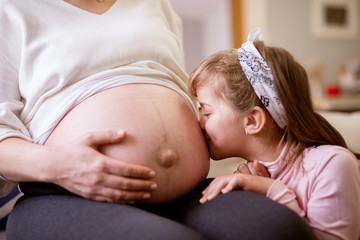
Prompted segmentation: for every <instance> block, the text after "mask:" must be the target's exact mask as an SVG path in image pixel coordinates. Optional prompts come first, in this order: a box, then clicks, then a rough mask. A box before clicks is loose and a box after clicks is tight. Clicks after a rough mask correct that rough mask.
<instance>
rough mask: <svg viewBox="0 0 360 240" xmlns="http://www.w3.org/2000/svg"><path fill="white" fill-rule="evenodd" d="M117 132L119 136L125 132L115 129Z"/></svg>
mask: <svg viewBox="0 0 360 240" xmlns="http://www.w3.org/2000/svg"><path fill="white" fill-rule="evenodd" d="M117 134H118V135H119V136H123V135H124V134H125V130H122V129H120V130H118V131H117Z"/></svg>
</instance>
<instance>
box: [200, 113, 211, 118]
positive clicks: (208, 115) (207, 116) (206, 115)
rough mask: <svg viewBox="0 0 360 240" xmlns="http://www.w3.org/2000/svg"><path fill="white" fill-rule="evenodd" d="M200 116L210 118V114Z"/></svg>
mask: <svg viewBox="0 0 360 240" xmlns="http://www.w3.org/2000/svg"><path fill="white" fill-rule="evenodd" d="M202 116H203V117H209V116H210V113H203V114H202Z"/></svg>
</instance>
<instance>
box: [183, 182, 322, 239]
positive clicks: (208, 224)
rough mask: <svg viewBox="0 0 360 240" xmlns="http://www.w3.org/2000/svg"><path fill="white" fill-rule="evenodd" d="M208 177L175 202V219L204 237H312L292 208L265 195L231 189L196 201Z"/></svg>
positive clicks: (311, 233) (309, 230) (308, 228)
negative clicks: (210, 198) (176, 216)
mask: <svg viewBox="0 0 360 240" xmlns="http://www.w3.org/2000/svg"><path fill="white" fill-rule="evenodd" d="M210 181H211V180H210V179H208V180H207V181H205V182H204V183H203V184H202V185H200V186H199V187H198V188H197V189H195V190H194V191H193V192H191V193H190V194H188V195H186V196H185V197H183V198H182V199H181V200H179V201H180V202H179V203H178V205H179V206H181V207H178V209H179V210H178V214H179V219H178V220H179V221H181V222H183V223H184V224H185V225H187V226H188V227H190V228H192V229H194V230H196V231H197V232H199V233H201V234H203V235H204V236H205V237H206V238H207V239H214V240H215V239H216V240H227V239H229V240H230V239H231V240H233V239H247V240H250V239H254V240H255V239H257V240H258V239H267V240H272V239H274V240H283V239H284V240H285V239H286V240H288V239H292V240H296V239H299V240H300V239H302V240H303V239H316V238H315V235H314V234H313V232H312V230H311V228H310V227H309V226H308V224H306V223H305V221H303V219H302V218H300V217H299V216H298V215H297V214H296V213H295V212H293V211H292V210H290V209H289V208H287V207H286V206H284V205H281V204H279V203H277V202H275V201H272V200H270V199H268V198H266V197H265V196H262V195H259V194H256V193H253V192H247V191H241V190H235V191H232V192H230V193H227V194H223V195H219V196H217V197H216V198H214V199H213V200H211V201H210V202H207V203H205V204H200V203H199V199H200V197H201V191H202V190H203V189H204V188H205V187H206V186H207V185H208V184H209V182H210Z"/></svg>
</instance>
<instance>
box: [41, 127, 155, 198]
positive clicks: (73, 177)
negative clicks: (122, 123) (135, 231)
mask: <svg viewBox="0 0 360 240" xmlns="http://www.w3.org/2000/svg"><path fill="white" fill-rule="evenodd" d="M125 135H126V134H125V132H124V131H119V132H116V131H109V132H99V133H89V134H87V135H86V136H83V137H82V138H80V139H78V140H76V141H73V142H69V143H68V144H66V145H63V146H47V147H48V149H49V151H51V152H52V153H51V154H50V156H56V159H53V160H54V161H48V162H49V165H47V166H46V167H47V169H49V171H47V172H49V177H48V178H49V179H47V180H46V181H48V182H53V183H55V184H57V185H59V186H62V187H63V188H65V189H67V190H68V191H70V192H72V193H75V194H77V195H80V196H82V197H85V198H88V199H92V200H96V201H104V202H116V203H134V202H135V201H136V200H143V199H147V198H150V196H151V195H150V192H151V191H153V190H155V189H156V188H157V185H156V183H155V182H154V181H151V178H153V177H154V176H155V172H154V171H153V170H152V169H149V168H147V167H142V166H139V165H134V164H130V163H127V162H124V161H120V160H116V159H112V158H110V157H107V156H105V155H104V154H102V153H101V152H99V150H98V148H99V146H101V145H105V144H111V143H119V142H121V141H122V140H123V139H124V138H125Z"/></svg>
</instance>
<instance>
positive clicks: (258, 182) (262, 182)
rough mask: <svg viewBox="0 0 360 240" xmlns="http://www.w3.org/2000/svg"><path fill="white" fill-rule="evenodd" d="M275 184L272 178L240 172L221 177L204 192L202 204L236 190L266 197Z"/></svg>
mask: <svg viewBox="0 0 360 240" xmlns="http://www.w3.org/2000/svg"><path fill="white" fill-rule="evenodd" d="M273 182H274V180H273V179H271V178H267V177H262V176H256V175H251V174H244V173H239V172H235V173H233V174H230V175H224V176H220V177H217V178H215V179H214V180H213V181H212V182H211V183H210V185H209V186H208V187H207V188H206V189H205V190H204V191H203V192H202V194H203V197H202V198H201V199H200V203H206V202H207V201H210V200H212V199H213V198H215V197H216V196H217V195H219V194H220V193H222V194H225V193H228V192H230V191H232V190H234V189H243V190H245V191H251V192H257V193H260V194H262V195H266V192H267V190H268V189H269V188H270V186H271V184H272V183H273Z"/></svg>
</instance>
